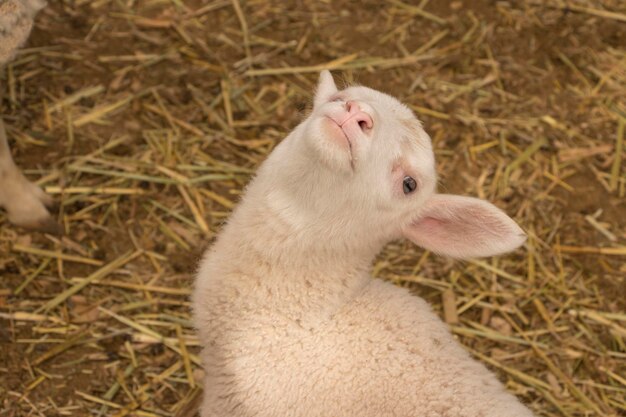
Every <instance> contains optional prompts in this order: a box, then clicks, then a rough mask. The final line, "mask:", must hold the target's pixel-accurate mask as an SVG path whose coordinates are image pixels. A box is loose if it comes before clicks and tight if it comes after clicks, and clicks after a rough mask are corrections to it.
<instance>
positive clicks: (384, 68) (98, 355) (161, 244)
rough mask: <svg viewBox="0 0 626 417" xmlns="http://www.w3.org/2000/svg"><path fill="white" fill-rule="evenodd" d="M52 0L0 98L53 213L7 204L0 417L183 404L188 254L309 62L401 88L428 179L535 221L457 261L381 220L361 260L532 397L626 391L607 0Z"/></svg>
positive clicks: (231, 199)
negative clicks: (418, 125) (499, 253)
mask: <svg viewBox="0 0 626 417" xmlns="http://www.w3.org/2000/svg"><path fill="white" fill-rule="evenodd" d="M51 3H52V4H51V5H50V7H48V8H47V9H46V10H45V11H44V12H43V14H42V15H41V16H40V17H39V19H38V22H37V28H36V30H35V33H34V35H33V38H32V39H31V42H30V44H29V46H28V47H27V48H26V49H24V50H22V51H21V53H20V54H19V56H18V57H17V59H16V60H15V61H14V62H13V64H11V65H10V66H8V68H7V69H6V70H5V71H4V72H3V74H2V87H1V88H2V91H3V93H4V97H5V100H4V102H3V103H2V113H3V117H4V120H5V122H6V124H7V125H8V127H9V136H10V138H11V142H12V148H13V153H14V155H15V157H16V160H17V161H18V163H19V164H20V165H21V166H23V167H25V168H26V173H27V175H28V176H29V177H31V178H33V179H36V180H38V183H39V184H40V185H42V186H43V187H44V188H45V189H46V191H48V192H49V193H51V194H52V195H54V196H55V198H56V199H57V201H59V202H60V208H59V213H58V220H59V222H60V223H61V224H62V225H63V228H64V230H65V232H66V233H65V236H64V237H62V238H58V237H53V236H43V235H38V234H26V233H25V232H24V231H23V230H19V229H17V228H14V227H12V226H10V225H9V224H8V223H7V221H6V219H5V218H4V217H3V215H2V214H0V275H1V276H2V279H1V280H0V380H1V381H2V384H0V415H9V416H12V415H15V416H17V415H39V416H48V415H95V416H154V417H157V416H159V417H161V416H174V415H177V416H180V417H183V416H193V415H194V413H195V411H196V409H197V407H198V404H199V401H200V398H201V393H202V387H201V385H200V384H201V378H200V376H201V370H200V366H199V360H198V356H197V355H198V352H199V346H198V341H197V339H196V337H195V335H194V330H193V328H192V325H191V323H190V310H189V301H188V297H189V295H190V292H191V288H192V276H193V272H194V271H195V268H196V263H197V261H198V259H199V257H200V255H201V253H202V251H203V250H204V249H205V248H206V247H207V246H208V244H209V243H210V242H211V239H212V238H213V237H214V236H215V234H216V233H217V232H219V229H220V226H221V224H222V223H223V222H224V220H225V218H226V217H227V216H228V214H229V212H230V211H231V210H232V208H233V207H234V205H235V204H236V202H237V200H238V198H239V195H240V193H241V190H242V189H243V187H244V185H245V184H246V182H247V181H248V180H249V179H250V176H251V175H252V173H253V172H254V171H255V169H256V167H257V166H258V164H259V163H260V162H261V161H262V160H263V158H264V157H265V156H266V155H267V154H268V153H269V152H270V151H271V150H272V149H273V147H274V146H275V145H276V144H277V143H278V142H279V141H280V140H281V138H282V137H284V135H285V133H286V132H288V131H289V130H290V129H292V128H293V126H294V125H295V124H296V123H297V121H298V120H299V119H300V118H301V117H302V114H303V113H304V112H306V108H307V106H308V103H309V102H310V94H311V92H312V90H313V88H314V81H315V78H316V75H317V74H316V73H317V72H318V71H320V70H321V69H323V68H330V69H334V70H335V71H336V74H337V75H338V77H339V78H343V80H344V81H345V82H346V83H353V82H357V83H363V84H367V85H371V86H373V87H376V88H379V89H382V90H384V91H388V92H390V93H392V94H394V95H396V96H398V97H400V99H402V100H403V101H404V102H406V103H407V104H408V105H409V106H410V107H411V108H412V109H413V110H414V111H415V113H416V114H417V115H418V116H419V117H420V118H421V119H422V120H423V121H424V124H425V127H426V129H427V130H428V132H429V133H430V134H431V136H432V138H433V143H434V147H435V152H436V154H437V160H438V169H439V171H440V174H441V180H440V189H441V190H443V191H448V192H456V193H463V194H469V195H475V196H479V197H481V198H486V199H488V200H490V201H493V202H495V203H496V204H497V205H498V206H500V207H502V208H503V209H504V210H506V211H507V212H508V213H509V214H511V215H512V216H513V217H515V218H516V220H517V221H518V222H519V223H520V224H521V225H522V226H523V227H524V228H525V229H526V230H527V232H528V235H529V240H528V242H527V244H526V245H525V247H524V248H522V249H520V250H518V251H516V252H515V253H513V254H511V255H507V256H503V257H499V258H494V259H483V260H476V261H471V262H451V261H449V260H443V259H439V258H438V257H436V256H434V255H432V254H429V253H425V252H423V251H422V250H420V249H418V248H415V247H413V246H411V245H409V244H408V243H406V242H394V243H392V244H390V245H389V246H388V247H387V248H386V249H385V251H384V253H383V254H381V256H380V257H379V259H378V260H377V262H376V264H375V265H374V269H373V271H374V275H376V276H377V277H379V278H381V279H387V280H391V281H393V282H395V283H396V284H398V285H402V286H407V287H409V288H411V289H412V290H413V291H414V292H415V293H416V294H418V295H420V296H422V297H424V298H426V299H427V300H428V301H429V302H430V303H432V304H433V306H434V307H435V309H436V310H437V311H438V312H440V313H441V316H442V318H444V319H445V320H446V321H447V322H448V323H449V324H450V325H451V330H452V331H453V332H454V334H455V335H457V336H458V337H459V339H460V341H461V342H462V343H463V344H464V345H465V346H466V347H467V348H468V349H469V350H470V351H471V352H472V354H473V355H475V356H476V357H477V358H478V359H480V360H482V361H483V362H484V363H485V364H487V366H489V367H490V368H492V369H493V370H495V371H496V372H497V373H498V374H499V376H500V377H501V379H502V380H504V381H505V382H506V385H507V387H508V389H509V390H511V391H512V392H514V393H515V394H517V395H519V396H520V397H521V398H522V399H523V400H524V401H525V402H526V403H527V404H528V405H529V406H530V407H531V408H532V409H534V410H535V411H536V412H537V414H538V415H543V416H572V417H574V416H618V415H624V413H626V401H625V400H624V398H626V380H625V378H624V375H625V374H626V366H625V364H626V346H625V343H624V338H625V337H626V315H625V314H624V311H625V309H626V307H625V306H626V305H625V302H624V300H625V299H626V287H625V284H624V276H625V275H626V267H625V266H624V265H625V262H624V261H625V260H626V206H625V198H624V197H625V194H626V167H625V165H624V145H625V143H624V124H625V120H626V102H625V101H624V98H625V97H626V49H625V48H624V42H623V40H624V33H625V32H624V21H625V20H626V9H624V5H623V4H622V3H621V2H619V1H611V0H606V1H586V0H579V1H568V2H561V1H557V0H554V1H545V2H544V1H535V0H527V1H523V2H511V1H510V2H506V1H502V2H495V3H494V2H489V4H487V3H485V2H470V1H437V2H435V1H428V0H422V1H420V2H417V1H415V2H409V1H402V0H388V1H386V2H374V3H372V2H370V3H368V4H367V6H366V7H365V6H362V5H361V4H360V3H359V4H357V3H358V2H357V3H355V2H348V1H313V0H303V1H298V2H296V1H293V2H291V1H288V2H286V3H285V2H282V1H281V2H278V1H268V0H248V1H243V0H232V1H230V0H211V1H209V0H207V1H202V2H199V1H183V0H165V1H144V2H140V1H135V0H124V1H113V0H95V1H91V0H89V1H87V0H76V1H73V2H51ZM294 378H297V376H294ZM294 381H296V379H294Z"/></svg>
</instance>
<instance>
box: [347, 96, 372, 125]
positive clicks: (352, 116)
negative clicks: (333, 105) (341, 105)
mask: <svg viewBox="0 0 626 417" xmlns="http://www.w3.org/2000/svg"><path fill="white" fill-rule="evenodd" d="M346 110H348V117H347V119H346V120H345V121H344V123H345V122H347V121H348V120H355V121H356V122H357V123H358V124H359V126H361V129H365V128H368V129H371V128H372V126H374V122H373V121H372V118H371V117H370V115H369V114H367V113H365V112H364V111H363V110H361V107H360V106H359V104H358V103H357V102H356V101H347V102H346Z"/></svg>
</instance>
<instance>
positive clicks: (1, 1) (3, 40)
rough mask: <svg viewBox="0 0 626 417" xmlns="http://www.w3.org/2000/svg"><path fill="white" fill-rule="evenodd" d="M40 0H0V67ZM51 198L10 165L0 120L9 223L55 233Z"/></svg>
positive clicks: (3, 200)
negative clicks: (49, 209)
mask: <svg viewBox="0 0 626 417" xmlns="http://www.w3.org/2000/svg"><path fill="white" fill-rule="evenodd" d="M45 4H46V3H45V1H43V0H0V67H1V66H3V65H5V64H6V63H7V62H9V61H10V60H11V59H13V57H14V56H15V54H16V52H17V50H18V48H19V47H20V46H22V44H24V42H26V39H27V38H28V35H29V34H30V31H31V29H32V27H33V21H34V18H35V15H36V14H37V12H38V11H39V10H41V8H42V7H44V6H45ZM51 205H52V199H51V198H50V196H48V195H46V194H45V193H44V192H43V191H42V190H41V189H40V188H39V187H37V186H36V185H34V184H32V183H30V182H29V181H28V180H27V179H26V177H24V175H23V174H22V173H21V172H20V170H19V168H18V167H17V166H16V165H15V163H14V162H13V158H12V157H11V151H10V149H9V142H8V140H7V136H6V130H5V128H4V124H3V122H2V120H1V119H0V207H4V209H6V211H7V215H8V219H9V221H10V222H12V223H14V224H17V225H19V226H22V227H25V228H28V229H36V230H41V231H45V232H49V233H59V232H60V228H59V226H58V224H57V223H56V222H55V221H54V220H53V219H52V218H51V216H50V213H49V212H48V210H47V209H46V206H47V207H50V206H51Z"/></svg>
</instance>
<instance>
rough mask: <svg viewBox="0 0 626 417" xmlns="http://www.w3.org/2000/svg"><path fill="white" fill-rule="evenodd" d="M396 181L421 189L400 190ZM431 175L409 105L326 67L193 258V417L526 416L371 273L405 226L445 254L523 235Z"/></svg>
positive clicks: (499, 245) (505, 243)
mask: <svg viewBox="0 0 626 417" xmlns="http://www.w3.org/2000/svg"><path fill="white" fill-rule="evenodd" d="M349 103H352V104H354V103H356V104H357V105H358V107H356V108H358V109H359V110H358V112H357V111H354V114H356V115H357V116H358V115H360V116H359V117H362V120H368V119H367V118H368V117H369V118H371V120H372V121H373V126H372V127H371V128H367V127H366V128H363V126H364V123H363V124H362V126H360V125H359V124H357V123H356V122H354V120H353V119H351V118H350V114H351V113H348V110H347V108H349V107H351V105H350V104H349ZM352 108H355V107H354V106H352ZM357 116H355V117H357ZM344 120H346V121H345V122H344ZM407 177H411V178H413V179H414V180H415V183H416V184H417V189H416V190H415V191H410V189H409V192H408V193H406V195H405V192H404V188H403V184H404V180H405V179H406V178H407ZM435 183H436V176H435V168H434V157H433V152H432V149H431V144H430V139H429V137H428V135H427V134H426V133H425V132H424V131H423V129H422V128H421V125H420V123H419V122H418V121H417V119H416V118H415V117H414V115H413V114H412V113H411V112H410V111H409V110H408V109H407V108H406V107H405V106H403V105H402V104H401V103H399V102H398V101H397V100H395V99H394V98H392V97H390V96H387V95H384V94H382V93H380V92H377V91H374V90H371V89H368V88H365V87H351V88H348V89H346V90H344V91H342V92H338V91H337V89H336V87H335V85H334V82H333V80H332V77H331V76H330V74H329V73H328V72H323V73H322V75H321V77H320V85H319V86H318V91H317V94H316V97H315V106H314V109H313V111H312V113H311V115H310V116H309V117H308V118H307V119H306V120H305V121H303V122H302V123H301V124H300V125H299V126H298V127H297V128H296V129H295V130H294V131H293V132H292V133H291V134H290V135H289V136H288V137H287V138H286V139H285V140H284V141H283V142H282V143H281V144H280V145H279V146H278V147H277V148H276V149H275V150H274V152H272V154H271V155H270V156H269V157H268V159H267V160H266V161H265V162H264V163H263V165H262V166H261V167H260V168H259V170H258V174H257V176H256V178H255V179H254V180H253V181H252V182H251V184H250V185H249V186H248V188H247V190H246V192H245V194H244V195H243V197H242V200H241V202H240V204H239V205H238V207H237V208H236V209H235V211H234V212H233V214H232V216H231V218H230V220H229V222H228V223H227V224H226V225H225V226H224V228H223V230H222V232H221V233H220V235H219V237H218V239H217V241H216V242H215V244H214V245H213V247H212V248H211V249H210V250H209V251H208V252H207V254H206V255H205V257H204V259H203V261H202V263H201V265H200V268H199V271H198V274H197V279H196V285H195V290H194V294H193V307H194V320H195V325H196V327H197V330H198V333H199V337H200V341H201V344H202V346H203V350H202V359H203V361H204V368H205V380H204V391H205V397H204V402H203V405H202V409H201V415H202V416H203V417H247V416H260V417H263V416H267V417H275V416H298V417H314V416H319V417H322V416H337V417H343V416H346V417H348V416H354V417H357V416H358V417H369V416H372V417H374V416H376V417H381V416H398V417H409V416H410V417H415V416H420V417H435V416H436V417H441V416H449V417H461V416H463V417H472V416H475V417H478V416H485V417H488V416H493V417H501V416H511V417H531V416H532V413H531V412H530V411H529V410H528V409H527V408H526V407H525V406H523V405H522V404H521V403H520V402H519V401H518V400H517V399H516V398H515V397H514V396H513V395H511V394H509V393H507V392H506V390H505V389H504V387H503V386H502V384H501V383H500V382H499V381H498V380H497V378H496V377H495V376H494V375H493V374H492V373H491V372H489V371H488V370H487V369H486V368H485V367H484V366H483V365H482V364H480V363H479V362H477V361H476V360H474V359H472V358H471V357H470V356H469V355H468V353H467V352H466V351H465V350H464V349H463V348H462V346H461V345H460V344H459V343H458V342H457V341H456V340H455V339H454V338H453V337H452V335H451V334H450V332H449V331H448V329H447V327H446V325H445V324H444V323H443V322H442V321H441V320H440V319H439V317H437V316H436V315H435V314H434V313H433V312H432V311H431V309H430V307H429V306H428V305H427V303H426V302H424V301H423V300H422V299H420V298H418V297H415V296H413V295H411V294H409V292H408V291H407V290H406V289H403V288H399V287H396V286H394V285H392V284H390V283H387V282H383V281H380V280H375V279H372V278H371V277H370V276H369V274H368V270H369V268H370V265H371V262H372V260H373V258H374V257H375V255H376V254H377V253H378V252H379V251H380V249H381V248H382V247H383V245H384V244H385V243H386V242H388V241H389V240H391V239H395V238H398V237H400V236H406V237H408V238H410V239H412V240H414V241H416V242H417V243H419V244H420V245H422V246H424V247H431V246H432V248H433V249H434V250H436V251H437V252H439V253H442V254H446V255H450V256H456V257H466V256H478V255H482V256H487V255H492V254H495V253H502V252H505V251H508V250H512V249H513V248H515V247H517V246H519V245H520V244H521V243H522V242H523V240H524V238H523V233H522V232H521V229H519V227H518V226H517V225H515V223H514V222H513V221H512V220H511V219H509V218H508V217H507V216H506V215H505V214H504V213H502V212H501V211H499V210H498V209H496V208H495V207H494V206H492V205H490V204H489V203H486V202H482V201H480V200H477V199H470V198H461V197H457V196H445V195H439V194H436V193H435ZM468 216H471V218H472V219H468ZM468 224H469V226H468ZM429 236H432V238H433V239H432V240H430V239H429ZM472 240H474V241H478V242H480V244H478V245H472V243H471V242H472ZM467 242H469V243H467ZM474 246H477V247H474ZM447 248H449V249H447Z"/></svg>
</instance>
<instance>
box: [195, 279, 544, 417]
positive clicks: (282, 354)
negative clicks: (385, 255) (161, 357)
mask: <svg viewBox="0 0 626 417" xmlns="http://www.w3.org/2000/svg"><path fill="white" fill-rule="evenodd" d="M233 295H234V294H233ZM239 295H241V294H239ZM242 302H243V301H242ZM237 309H238V311H239V312H238V313H237V316H236V317H237V318H238V320H235V315H234V314H233V316H232V318H231V319H228V325H227V326H226V327H228V329H227V330H225V328H222V330H220V331H219V332H221V333H220V334H219V336H218V337H216V338H215V339H214V341H213V342H209V343H208V345H207V344H205V346H207V348H206V349H205V351H204V353H203V355H204V357H203V359H204V360H205V364H206V372H207V373H208V375H209V377H208V379H207V383H209V384H210V385H211V387H212V388H211V389H209V390H207V395H206V397H205V412H206V414H203V416H210V415H216V416H217V415H220V416H242V417H245V416H252V415H255V416H268V417H269V416H276V415H296V416H302V417H317V416H320V417H321V416H329V415H335V416H363V417H368V416H397V417H404V416H406V417H409V416H421V417H429V416H432V417H435V416H437V417H445V416H449V417H460V416H467V417H471V416H511V417H513V416H515V417H531V414H530V413H529V412H528V411H527V410H526V409H525V408H524V407H523V406H522V405H521V404H520V403H519V402H518V401H517V399H515V398H514V397H513V396H512V395H510V394H508V393H506V392H505V391H504V389H503V387H502V385H501V384H500V383H499V382H498V381H497V379H496V378H495V377H494V376H493V375H492V374H491V373H490V372H488V371H487V370H486V368H485V367H484V366H483V365H482V364H480V363H478V362H477V361H475V360H473V359H471V358H470V357H469V355H468V354H467V352H465V350H464V349H463V348H462V347H461V346H460V345H459V344H458V342H456V341H455V340H454V338H453V337H452V335H451V334H450V332H449V331H448V329H447V327H446V325H445V324H444V323H443V322H442V321H441V320H440V319H439V318H438V317H437V316H436V315H435V314H434V313H433V312H432V311H431V309H430V307H429V306H428V305H427V304H426V302H424V301H423V300H422V299H420V298H418V297H415V296H413V295H411V294H409V293H408V291H406V290H405V289H403V288H399V287H396V286H394V285H392V284H389V283H386V282H382V281H379V280H372V281H371V282H370V284H369V285H367V286H366V287H365V288H364V289H363V291H362V292H361V293H360V294H359V295H358V296H356V297H355V298H354V299H353V300H352V301H350V302H349V303H347V304H345V305H344V306H343V307H342V308H341V309H339V310H338V311H337V312H336V313H335V314H334V315H332V316H331V317H330V318H329V319H328V320H325V321H322V322H320V323H319V324H318V326H313V327H311V326H310V323H307V324H306V325H305V324H303V323H300V322H298V321H297V320H293V319H292V318H291V317H288V316H281V315H279V314H276V313H275V312H273V313H270V311H271V309H267V310H265V309H263V308H258V309H257V310H255V308H254V307H253V305H249V306H248V307H246V308H243V309H239V308H237ZM233 313H234V311H233ZM266 313H267V314H266ZM209 410H214V411H213V412H212V413H210V412H208V411H209Z"/></svg>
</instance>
